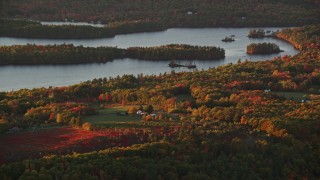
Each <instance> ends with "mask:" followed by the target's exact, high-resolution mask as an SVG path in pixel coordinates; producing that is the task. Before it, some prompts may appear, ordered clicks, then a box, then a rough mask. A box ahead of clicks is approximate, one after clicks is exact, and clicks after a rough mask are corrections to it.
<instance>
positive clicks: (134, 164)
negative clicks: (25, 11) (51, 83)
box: [0, 25, 320, 179]
mask: <svg viewBox="0 0 320 180" xmlns="http://www.w3.org/2000/svg"><path fill="white" fill-rule="evenodd" d="M319 30H320V25H310V26H305V27H301V28H295V29H286V30H284V31H282V32H281V34H282V37H283V38H286V37H288V38H287V40H288V41H291V42H292V43H295V44H298V45H299V46H301V47H302V48H301V51H300V53H299V54H298V55H296V56H283V57H278V58H275V59H273V60H269V61H260V62H249V61H244V62H242V61H239V62H238V63H237V64H227V65H224V66H220V67H217V68H212V69H209V70H205V71H193V72H180V73H176V72H174V71H173V72H171V73H164V74H160V75H157V76H156V75H149V76H146V75H143V74H140V75H138V76H133V75H124V76H122V77H115V78H98V79H93V80H91V81H87V82H83V83H80V84H76V85H72V86H68V87H50V88H35V89H32V90H27V89H21V90H19V91H11V92H1V93H0V107H1V108H0V117H1V118H0V119H1V120H0V127H1V130H2V131H4V132H10V133H8V134H3V135H1V136H0V145H1V147H2V148H1V149H0V162H1V163H2V166H1V167H0V178H1V179H10V178H12V179H19V178H21V179H41V178H43V179H72V178H73V179H79V178H84V179H89V178H92V179H154V178H159V179H212V178H215V179H303V178H305V179H319V178H320V171H319V161H320V154H319V152H320V150H319V144H320V133H319V128H320V126H319V124H320V123H319V119H320V111H319V108H320V101H319V100H320V93H319V89H320V59H319V57H320V44H319V42H320V41H319V40H320V36H319V33H317V32H319ZM302 100H303V101H302ZM61 125H68V127H65V126H61ZM16 131H19V133H17V132H16Z"/></svg>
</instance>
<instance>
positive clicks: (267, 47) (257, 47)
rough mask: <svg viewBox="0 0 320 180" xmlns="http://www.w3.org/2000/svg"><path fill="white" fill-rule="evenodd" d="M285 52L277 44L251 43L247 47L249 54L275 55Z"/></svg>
mask: <svg viewBox="0 0 320 180" xmlns="http://www.w3.org/2000/svg"><path fill="white" fill-rule="evenodd" d="M279 52H283V51H282V50H280V47H279V46H278V45H277V44H275V43H265V42H264V43H251V44H249V45H248V46H247V53H248V54H273V53H279Z"/></svg>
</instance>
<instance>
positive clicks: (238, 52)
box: [0, 28, 298, 91]
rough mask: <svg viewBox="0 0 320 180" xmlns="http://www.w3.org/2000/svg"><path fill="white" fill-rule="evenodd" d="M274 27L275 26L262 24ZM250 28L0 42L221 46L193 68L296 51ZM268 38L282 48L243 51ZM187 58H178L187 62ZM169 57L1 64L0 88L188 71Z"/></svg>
mask: <svg viewBox="0 0 320 180" xmlns="http://www.w3.org/2000/svg"><path fill="white" fill-rule="evenodd" d="M264 29H265V30H272V31H276V30H278V29H279V28H264ZM249 31H250V28H201V29H190V28H173V29H168V30H166V31H162V32H152V33H135V34H127V35H117V36H115V37H114V38H102V39H88V40H48V39H25V38H7V37H0V45H5V46H10V45H17V44H20V45H24V44H28V43H29V44H42V45H47V44H63V43H66V44H74V45H76V46H78V45H83V46H87V47H98V46H117V47H120V48H127V47H132V46H158V45H165V44H172V43H178V44H190V45H200V46H217V47H218V46H219V47H222V48H224V49H225V51H226V58H225V59H221V60H213V61H197V60H194V61H192V62H193V63H195V64H196V65H197V69H199V70H200V69H208V68H210V67H217V66H220V65H223V64H227V63H236V62H237V60H238V59H242V60H245V59H248V60H250V61H261V60H267V59H272V58H274V57H276V56H280V55H281V56H282V55H286V54H287V55H295V54H297V53H298V51H297V50H296V49H294V48H293V46H291V45H290V44H288V43H286V42H284V41H281V40H277V39H272V38H264V39H249V38H248V37H246V36H247V34H248V32H249ZM230 35H235V41H234V42H229V43H225V42H222V41H221V39H223V38H224V37H226V36H230ZM259 42H272V43H276V44H278V45H279V46H280V49H282V50H284V52H282V53H279V54H272V55H247V54H246V46H247V45H248V44H250V43H259ZM189 62H190V61H185V62H182V64H184V63H189ZM168 63H169V61H143V60H137V59H119V60H114V61H112V62H107V63H103V64H80V65H37V66H1V67H0V91H10V90H17V89H21V88H35V87H48V86H66V85H71V84H76V83H79V82H81V81H86V80H91V79H93V78H102V77H110V76H111V77H114V76H117V75H120V76H121V75H123V74H134V75H137V74H140V73H143V74H156V75H157V74H159V73H164V72H170V71H171V70H175V71H176V72H178V71H192V70H190V69H187V68H174V69H171V68H170V67H168Z"/></svg>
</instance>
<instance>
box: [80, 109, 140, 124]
mask: <svg viewBox="0 0 320 180" xmlns="http://www.w3.org/2000/svg"><path fill="white" fill-rule="evenodd" d="M128 108H129V106H118V107H111V108H107V109H105V108H104V109H98V110H97V111H98V114H97V115H95V116H87V117H85V118H84V120H83V121H84V122H89V123H91V124H92V125H94V126H108V127H109V126H111V127H114V126H121V127H122V126H129V127H130V126H135V125H136V124H137V123H139V122H141V121H140V120H141V116H138V115H136V114H126V111H127V109H128Z"/></svg>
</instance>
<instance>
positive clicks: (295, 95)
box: [271, 91, 310, 102]
mask: <svg viewBox="0 0 320 180" xmlns="http://www.w3.org/2000/svg"><path fill="white" fill-rule="evenodd" d="M271 93H273V94H277V95H279V96H284V97H285V98H286V99H292V100H294V101H297V102H301V101H302V100H303V99H305V97H309V96H310V94H309V93H304V92H280V91H279V92H271Z"/></svg>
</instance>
